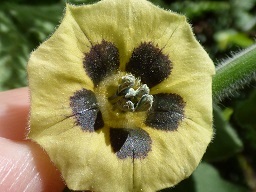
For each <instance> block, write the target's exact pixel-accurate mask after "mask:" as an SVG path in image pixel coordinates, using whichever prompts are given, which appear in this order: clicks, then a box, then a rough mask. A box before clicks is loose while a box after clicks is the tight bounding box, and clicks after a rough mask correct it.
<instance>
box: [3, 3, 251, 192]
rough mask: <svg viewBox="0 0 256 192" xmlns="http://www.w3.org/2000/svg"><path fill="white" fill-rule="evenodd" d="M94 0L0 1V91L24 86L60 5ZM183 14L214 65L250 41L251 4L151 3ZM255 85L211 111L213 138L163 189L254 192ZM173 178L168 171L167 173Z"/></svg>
mask: <svg viewBox="0 0 256 192" xmlns="http://www.w3.org/2000/svg"><path fill="white" fill-rule="evenodd" d="M66 2H69V3H73V4H83V3H93V2H96V1H95V0H68V1H65V0H37V1H32V0H1V2H0V90H7V89H12V88H16V87H21V86H26V85H27V79H26V63H27V60H28V58H29V54H30V52H31V51H33V49H35V48H36V47H37V46H39V44H40V42H43V41H44V40H46V39H47V37H49V35H50V34H51V33H53V32H54V30H55V28H56V27H57V26H58V24H59V22H60V21H61V18H62V16H63V10H64V7H65V3H66ZM151 2H153V3H154V4H156V5H159V6H160V7H162V8H165V9H170V10H173V11H176V12H178V13H182V14H185V15H186V16H187V17H188V20H189V22H190V23H191V24H192V26H193V29H194V33H195V35H196V37H197V39H198V40H199V41H200V42H201V44H202V45H203V46H204V47H205V49H206V50H207V52H208V53H209V54H210V56H211V58H212V59H213V61H214V62H215V63H216V64H218V63H219V61H222V60H223V59H225V58H226V57H227V56H228V55H230V54H231V53H234V52H237V51H238V50H240V49H242V48H245V47H248V46H250V45H252V44H253V43H254V38H255V35H256V30H255V29H256V14H255V13H256V0H244V1H241V0H216V1H203V0H194V1H189V0H187V1H178V0H173V1H168V0H151ZM255 87H256V83H255V81H254V82H251V83H250V84H249V86H247V87H245V88H244V89H243V90H241V91H240V92H239V93H236V94H234V96H233V98H228V99H226V100H224V101H222V102H221V103H218V105H219V106H217V105H215V107H214V129H215V139H214V140H213V141H212V143H211V144H210V146H209V148H208V150H207V152H206V154H205V156H204V159H203V162H202V163H201V164H200V165H199V167H198V168H197V170H196V171H195V172H194V173H193V175H192V176H191V177H189V178H188V179H186V180H184V181H182V182H181V183H180V184H178V185H177V186H176V187H174V188H170V189H165V190H162V191H164V192H167V191H173V192H175V191H177V192H179V191H189V192H215V191H218V192H229V191H232V192H245V191H256V90H255ZM170 174H172V173H170Z"/></svg>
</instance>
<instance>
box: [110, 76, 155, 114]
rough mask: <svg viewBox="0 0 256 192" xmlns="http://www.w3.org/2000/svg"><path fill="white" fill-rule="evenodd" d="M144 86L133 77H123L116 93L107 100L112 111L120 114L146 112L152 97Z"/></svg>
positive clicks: (150, 104) (150, 105) (151, 102)
mask: <svg viewBox="0 0 256 192" xmlns="http://www.w3.org/2000/svg"><path fill="white" fill-rule="evenodd" d="M149 91H150V90H149V88H148V86H147V85H146V84H141V82H140V80H138V79H136V78H135V77H134V76H133V75H131V74H129V75H125V76H123V77H122V78H121V80H120V83H119V84H118V87H117V91H116V93H115V94H114V95H112V96H111V97H109V98H108V100H109V102H110V103H111V104H112V105H113V107H114V109H116V110H120V111H122V112H140V111H147V110H149V109H150V108H151V107H152V104H153V96H152V95H150V94H149Z"/></svg>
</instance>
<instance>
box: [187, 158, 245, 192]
mask: <svg viewBox="0 0 256 192" xmlns="http://www.w3.org/2000/svg"><path fill="white" fill-rule="evenodd" d="M193 177H194V181H195V188H196V192H216V191H217V192H230V191H232V192H248V191H249V190H247V189H246V188H243V187H241V186H239V185H236V184H233V183H230V182H228V181H226V180H224V179H222V178H221V176H220V174H219V173H218V171H217V170H216V169H215V168H214V167H213V166H211V165H210V164H207V163H201V164H200V165H199V166H198V168H197V169H196V171H195V172H194V173H193ZM188 191H189V190H188Z"/></svg>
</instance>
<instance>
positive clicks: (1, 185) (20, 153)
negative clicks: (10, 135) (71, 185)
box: [0, 138, 65, 192]
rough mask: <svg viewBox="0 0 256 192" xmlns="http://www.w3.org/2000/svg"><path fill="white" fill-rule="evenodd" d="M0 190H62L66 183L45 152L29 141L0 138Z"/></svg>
mask: <svg viewBox="0 0 256 192" xmlns="http://www.w3.org/2000/svg"><path fill="white" fill-rule="evenodd" d="M0 146H5V147H2V148H0V191H15V192H16V191H31V192H32V191H41V192H51V191H52V192H53V191H54V192H58V191H60V192H61V191H62V190H63V189H64V187H65V184H64V182H63V180H62V178H61V176H60V173H59V171H58V170H57V169H56V168H55V167H54V165H53V164H52V163H51V161H50V159H49V157H48V155H47V154H46V153H45V152H44V151H43V150H42V149H41V148H40V147H39V146H38V145H37V144H35V143H33V142H30V141H24V142H14V141H11V140H9V139H5V138H0Z"/></svg>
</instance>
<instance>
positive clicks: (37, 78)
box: [28, 0, 214, 192]
mask: <svg viewBox="0 0 256 192" xmlns="http://www.w3.org/2000/svg"><path fill="white" fill-rule="evenodd" d="M213 74H214V66H213V63H212V61H211V60H210V58H209V57H208V55H207V54H206V52H205V51H204V50H203V48H202V47H201V46H200V45H199V43H198V42H197V41H196V39H195V37H194V35H193V33H192V31H191V28H190V25H189V24H188V23H187V22H186V19H185V17H184V16H181V15H178V14H176V13H173V12H170V11H165V10H162V9H160V8H158V7H156V6H154V5H153V4H151V3H149V2H147V1H145V0H103V1H101V2H99V3H97V4H93V5H87V6H84V5H83V6H72V5H67V8H66V14H65V16H64V18H63V21H62V23H61V24H60V26H59V27H58V29H57V30H56V32H55V33H54V34H53V35H52V36H51V37H50V38H49V39H48V40H47V41H46V42H44V43H43V44H42V45H41V46H40V47H39V48H38V49H37V50H35V51H34V52H33V53H32V55H31V58H30V60H29V63H28V76H29V87H30V90H31V113H30V114H31V116H30V133H29V138H30V139H32V140H33V141H35V142H37V143H38V144H40V145H41V146H42V148H43V149H45V151H46V152H47V153H48V155H49V156H50V158H51V160H52V162H53V163H54V164H55V165H56V167H57V168H58V169H59V170H60V172H61V173H62V176H63V178H64V180H65V181H66V183H67V185H68V187H69V188H70V189H72V190H92V191H96V192H100V191H104V192H108V191H109V192H112V191H123V192H126V191H127V192H130V191H146V192H150V191H156V190H159V189H162V188H166V187H170V186H174V185H176V184H177V183H178V182H180V181H181V180H183V179H184V178H186V177H188V176H189V175H190V174H191V173H192V172H193V170H194V169H195V168H196V167H197V165H198V163H199V162H200V160H201V158H202V155H203V154H204V152H205V150H206V147H207V145H208V143H209V142H210V140H211V137H212V132H213V131H212V98H211V97H212V93H211V81H212V75H213Z"/></svg>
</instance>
